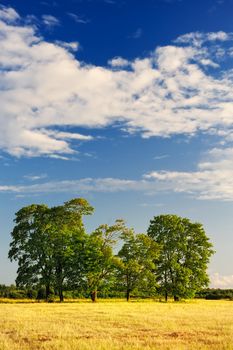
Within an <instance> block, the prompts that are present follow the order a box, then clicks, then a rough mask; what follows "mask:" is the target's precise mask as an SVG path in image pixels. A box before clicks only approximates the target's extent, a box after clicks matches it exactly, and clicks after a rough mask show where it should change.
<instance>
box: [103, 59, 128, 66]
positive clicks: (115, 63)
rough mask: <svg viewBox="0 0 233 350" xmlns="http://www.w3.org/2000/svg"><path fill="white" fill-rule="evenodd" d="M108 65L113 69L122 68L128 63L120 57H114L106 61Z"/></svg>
mask: <svg viewBox="0 0 233 350" xmlns="http://www.w3.org/2000/svg"><path fill="white" fill-rule="evenodd" d="M108 64H109V65H110V66H112V67H114V68H123V67H127V66H129V65H130V62H129V61H128V60H126V59H124V58H122V57H115V58H113V59H111V60H109V61H108Z"/></svg>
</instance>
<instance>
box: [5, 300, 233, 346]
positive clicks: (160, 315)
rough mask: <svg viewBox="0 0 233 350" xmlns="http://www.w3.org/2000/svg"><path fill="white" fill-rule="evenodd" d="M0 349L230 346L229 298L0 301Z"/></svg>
mask: <svg viewBox="0 0 233 350" xmlns="http://www.w3.org/2000/svg"><path fill="white" fill-rule="evenodd" d="M0 314H1V318H0V349H1V350H16V349H20V350H21V349H22V350H29V349H30V350H37V349H46V350H47V349H49V350H55V349H56V350H57V349H62V350H63V349H64V350H78V349H80V350H134V349H159V350H164V349H185V350H189V349H195V350H196V349H216V350H223V349H233V302H231V301H196V300H194V301H191V302H184V303H172V302H169V303H159V302H153V301H147V302H143V301H142V302H130V303H127V302H123V301H115V302H114V301H108V302H107V301H106V302H98V303H90V302H76V303H63V304H58V303H53V304H46V303H31V304H29V303H14V304H12V303H11V304H10V303H9V304H0Z"/></svg>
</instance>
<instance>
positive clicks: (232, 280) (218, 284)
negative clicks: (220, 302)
mask: <svg viewBox="0 0 233 350" xmlns="http://www.w3.org/2000/svg"><path fill="white" fill-rule="evenodd" d="M210 281H211V287H212V288H222V289H232V288H233V275H225V276H224V275H220V274H219V273H218V272H216V273H214V274H212V275H211V276H210Z"/></svg>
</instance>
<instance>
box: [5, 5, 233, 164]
mask: <svg viewBox="0 0 233 350" xmlns="http://www.w3.org/2000/svg"><path fill="white" fill-rule="evenodd" d="M47 19H48V18H47ZM20 23H23V21H19V15H18V14H17V13H16V12H15V10H14V9H10V8H7V9H6V8H1V9H0V36H1V40H0V67H1V70H0V105H1V111H0V149H1V150H3V151H5V152H8V153H9V154H11V155H13V156H17V157H21V156H28V157H32V156H41V155H46V156H55V155H56V156H57V157H67V156H69V154H73V153H74V149H73V148H72V147H73V146H72V145H71V140H73V141H74V140H75V139H77V140H79V139H80V137H79V136H77V134H76V136H75V135H73V136H72V135H70V134H69V135H67V133H64V132H63V131H64V129H65V128H66V127H67V126H68V127H73V128H75V127H82V128H83V127H84V128H85V127H86V128H89V129H90V128H101V127H106V126H108V125H112V124H114V123H115V122H116V121H117V122H120V123H121V125H122V128H123V129H124V130H126V131H127V132H129V133H135V132H137V133H140V134H141V135H142V137H145V138H146V137H152V136H159V137H170V136H172V135H175V134H186V135H194V134H195V133H197V132H205V133H211V134H213V133H215V134H219V135H220V134H221V133H222V136H221V137H222V139H223V140H226V138H227V137H231V135H232V134H233V133H232V125H233V84H232V80H233V73H232V70H231V69H230V68H229V70H225V71H224V72H222V71H221V67H220V62H218V61H217V57H220V56H221V60H222V59H223V58H224V57H225V56H226V55H228V56H227V57H228V60H229V61H228V66H230V64H231V60H232V56H231V55H230V54H229V45H228V49H226V48H225V46H224V44H225V42H226V41H227V40H232V34H231V33H230V34H229V33H223V32H217V33H207V34H201V33H191V34H189V35H188V36H186V37H185V36H183V37H180V38H179V39H178V40H177V41H176V42H175V43H173V44H172V45H168V46H163V47H158V48H156V49H155V50H154V51H153V52H151V53H150V55H148V57H144V58H136V59H134V60H132V61H131V62H128V61H127V62H126V61H122V60H123V59H121V58H115V59H113V60H110V63H111V64H112V66H111V67H109V66H108V67H99V66H95V65H90V64H85V62H79V61H78V60H77V59H76V57H75V56H74V55H73V54H72V52H71V51H72V50H71V49H77V44H75V43H73V44H72V43H67V44H64V43H57V42H55V43H49V42H46V40H44V39H43V38H42V37H41V36H40V35H39V34H37V33H36V32H35V29H34V27H33V26H30V25H23V24H20ZM193 38H194V39H195V40H196V41H197V40H198V41H199V43H198V45H197V44H195V40H194V39H193ZM216 42H217V43H218V45H217V46H216ZM206 43H208V44H206ZM221 45H222V46H221ZM230 45H231V44H230ZM71 46H72V47H71ZM220 51H221V55H219V52H220ZM217 52H218V54H217ZM116 67H117V69H116ZM213 70H214V71H215V72H214V73H213V72H212V71H213ZM223 73H224V74H223ZM88 139H89V140H90V139H91V136H90V135H88ZM88 139H87V138H86V140H88ZM72 144H73V143H72Z"/></svg>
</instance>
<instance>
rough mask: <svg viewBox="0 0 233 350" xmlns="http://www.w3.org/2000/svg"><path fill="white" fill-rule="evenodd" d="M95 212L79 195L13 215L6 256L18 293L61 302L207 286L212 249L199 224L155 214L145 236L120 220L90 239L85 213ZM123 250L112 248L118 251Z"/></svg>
mask: <svg viewBox="0 0 233 350" xmlns="http://www.w3.org/2000/svg"><path fill="white" fill-rule="evenodd" d="M93 210H94V209H93V207H92V206H91V205H90V204H89V203H88V202H87V201H86V200H85V199H83V198H76V199H72V200H70V201H68V202H65V203H64V204H63V205H61V206H55V207H51V208H49V207H48V206H46V205H37V204H33V205H29V206H27V207H24V208H22V209H20V210H19V211H18V212H17V213H16V218H15V227H14V229H13V231H12V241H11V244H10V250H9V258H10V259H11V260H16V261H17V262H18V270H17V278H16V285H17V287H18V288H38V289H39V288H42V287H43V288H45V298H46V299H47V300H49V297H50V293H51V291H52V290H53V291H55V292H56V294H58V295H59V298H60V301H63V298H64V290H76V291H77V290H79V291H80V292H83V291H85V293H87V294H89V295H90V296H91V299H92V300H93V301H96V299H97V291H104V290H118V291H124V292H125V294H126V297H127V300H129V299H130V295H131V294H132V293H140V292H143V293H144V294H145V293H146V294H147V295H156V294H160V295H164V297H165V299H166V300H167V298H168V297H169V296H173V297H174V299H175V300H179V298H187V297H193V296H194V295H195V292H196V291H198V290H200V289H201V288H202V287H205V286H207V285H208V276H207V273H206V269H207V264H208V262H209V258H210V256H211V255H212V254H213V250H212V244H211V243H210V242H209V239H208V237H207V236H206V234H205V231H204V229H203V227H202V225H201V224H200V223H192V222H190V221H189V220H188V219H186V218H181V217H178V216H176V215H160V216H157V217H154V219H153V220H152V221H151V222H150V225H149V228H148V231H147V234H136V233H135V232H134V230H133V229H129V228H127V227H126V226H125V223H124V221H123V220H116V222H115V223H114V224H113V225H112V226H109V225H106V224H104V225H101V226H99V227H98V228H97V229H96V230H94V232H92V233H90V234H87V233H86V231H85V227H84V224H83V220H82V218H83V216H84V215H90V214H92V212H93ZM119 246H120V249H118V251H117V247H119Z"/></svg>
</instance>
